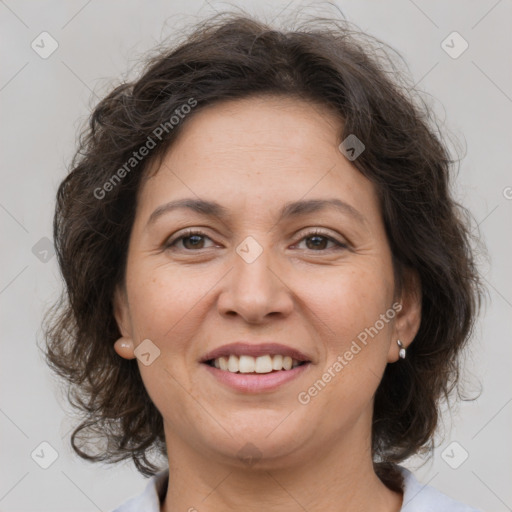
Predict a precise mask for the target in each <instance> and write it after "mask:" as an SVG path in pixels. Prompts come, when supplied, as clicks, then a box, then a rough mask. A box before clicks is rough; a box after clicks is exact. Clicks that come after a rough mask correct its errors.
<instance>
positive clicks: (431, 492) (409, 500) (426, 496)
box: [398, 466, 481, 512]
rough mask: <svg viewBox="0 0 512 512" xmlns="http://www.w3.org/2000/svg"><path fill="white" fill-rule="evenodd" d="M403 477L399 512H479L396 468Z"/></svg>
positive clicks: (405, 470)
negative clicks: (401, 500)
mask: <svg viewBox="0 0 512 512" xmlns="http://www.w3.org/2000/svg"><path fill="white" fill-rule="evenodd" d="M398 468H399V469H400V472H401V473H402V476H403V477H404V486H403V493H404V497H403V504H402V508H401V509H400V512H433V511H435V512H481V511H479V510H477V509H476V508H472V507H470V506H469V505H466V504H464V503H461V502H459V501H455V500H453V499H452V498H450V497H449V496H447V495H446V494H443V493H442V492H440V491H438V490H437V489H435V488H434V487H431V486H429V485H425V484H422V483H420V482H418V480H416V477H415V476H414V475H413V474H412V473H411V472H410V471H409V470H408V469H406V468H404V467H402V466H398Z"/></svg>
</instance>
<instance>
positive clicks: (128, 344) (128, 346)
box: [114, 336, 135, 359]
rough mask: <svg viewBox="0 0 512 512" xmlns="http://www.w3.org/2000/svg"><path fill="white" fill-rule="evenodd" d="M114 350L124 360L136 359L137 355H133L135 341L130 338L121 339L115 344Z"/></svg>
mask: <svg viewBox="0 0 512 512" xmlns="http://www.w3.org/2000/svg"><path fill="white" fill-rule="evenodd" d="M114 350H115V351H116V352H117V354H118V355H119V356H121V357H122V358H124V359H134V358H135V354H134V353H133V351H134V347H133V341H132V340H131V339H129V338H125V337H124V336H123V337H121V338H119V339H118V340H117V341H116V342H115V343H114Z"/></svg>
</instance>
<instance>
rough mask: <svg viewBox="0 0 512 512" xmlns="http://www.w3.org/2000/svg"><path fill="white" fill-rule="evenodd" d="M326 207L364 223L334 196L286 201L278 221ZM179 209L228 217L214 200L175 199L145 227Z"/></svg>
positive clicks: (225, 209) (363, 218)
mask: <svg viewBox="0 0 512 512" xmlns="http://www.w3.org/2000/svg"><path fill="white" fill-rule="evenodd" d="M328 208H331V209H335V210H337V211H339V212H341V213H343V214H345V215H349V216H350V217H352V218H353V219H355V220H357V221H358V222H360V223H362V224H366V218H365V217H364V216H363V214H362V213H361V212H359V211H358V210H356V209H355V208H354V207H353V206H352V205H350V204H348V203H345V202H344V201H341V200H340V199H336V198H333V199H308V200H301V201H293V202H289V203H286V204H285V205H284V206H283V208H282V209H281V211H280V213H279V218H278V222H281V221H283V220H287V219H290V218H293V217H300V216H303V215H309V214H311V213H317V212H320V211H322V210H325V209H328ZM179 209H185V210H190V211H193V212H195V213H198V214H200V215H205V216H209V217H217V218H219V219H220V220H222V221H223V222H224V221H226V220H227V218H228V217H229V210H228V209H227V208H225V207H224V206H222V205H221V204H220V203H217V202H216V201H207V200H205V199H195V198H186V199H176V200H174V201H170V202H168V203H165V204H163V205H161V206H159V207H158V208H156V210H154V211H153V213H152V214H151V215H150V217H149V219H148V222H147V223H146V228H148V227H149V226H150V225H151V224H154V223H155V222H156V220H157V219H158V218H160V217H161V216H162V215H164V214H167V213H169V212H172V211H174V210H179Z"/></svg>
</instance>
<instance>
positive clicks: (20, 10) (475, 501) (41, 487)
mask: <svg viewBox="0 0 512 512" xmlns="http://www.w3.org/2000/svg"><path fill="white" fill-rule="evenodd" d="M234 3H235V4H236V5H239V6H242V7H244V8H245V9H247V10H249V11H250V12H256V13H259V12H265V13H266V14H267V18H268V19H270V20H271V19H272V18H273V15H274V14H276V13H278V12H279V11H281V10H282V9H284V8H285V7H286V6H287V5H288V2H272V5H271V2H263V1H262V2H255V1H244V2H241V1H240V2H234ZM314 4H315V3H312V4H311V5H314ZM300 5H301V4H297V3H296V2H294V3H292V4H291V5H289V7H288V10H293V9H295V8H296V7H297V6H300ZM337 6H338V7H339V8H341V10H342V11H343V12H344V14H345V15H346V17H347V18H348V19H349V20H351V21H353V22H355V23H356V24H358V25H359V26H360V27H361V28H362V29H363V30H366V31H368V32H370V33H371V34H373V35H375V36H377V37H379V38H381V39H382V40H383V41H385V42H386V43H389V44H391V45H392V46H393V47H394V48H396V49H397V50H398V51H400V52H401V53H402V54H403V55H404V57H405V58H406V60H407V62H408V64H409V66H410V70H411V73H412V76H413V78H414V81H415V82H417V83H418V84H419V87H421V89H422V90H424V91H426V92H427V93H428V94H429V95H431V97H432V101H433V102H434V103H435V105H436V106H435V108H436V110H437V111H438V113H439V115H440V116H441V119H442V120H443V119H444V121H445V122H446V125H447V126H448V128H449V129H450V130H451V131H452V132H453V133H454V134H455V135H456V136H457V137H459V138H460V140H462V143H464V140H465V141H466V144H467V153H466V155H465V156H464V155H461V156H464V158H463V160H462V163H461V167H460V174H459V176H458V179H457V189H456V194H457V197H458V198H459V199H460V201H461V202H462V203H463V204H464V205H466V206H467V207H469V208H470V209H471V211H472V212H473V214H474V216H475V218H476V220H477V222H478V223H479V226H480V229H481V232H482V236H483V238H484V240H485V242H486V244H487V246H488V250H489V253H490V256H491V259H490V262H485V261H484V260H483V259H482V267H481V268H482V272H483V274H484V276H485V281H486V283H488V287H489V291H490V300H489V301H488V306H487V308H486V310H485V312H484V316H483V318H482V319H481V321H480V322H479V324H478V327H477V331H476V335H475V338H474V342H473V349H472V352H471V353H470V354H469V356H468V364H467V380H468V383H469V385H468V389H469V390H470V391H471V390H473V391H474V390H477V389H478V382H479V381H481V382H482V384H483V392H482V394H481V397H480V399H479V400H478V401H476V402H470V403H462V404H461V405H460V407H459V408H458V409H457V410H455V411H454V412H453V413H452V414H451V417H450V415H447V416H446V422H445V423H446V429H445V437H444V439H440V441H439V442H440V446H439V448H438V449H437V450H436V452H435V454H434V457H433V459H432V461H430V462H429V463H427V464H426V465H424V466H423V467H421V468H419V469H417V470H416V471H415V472H416V475H417V477H418V478H419V479H420V480H422V481H423V482H424V483H429V484H430V485H433V486H435V487H437V488H438V489H440V490H441V491H444V492H446V493H447V494H450V495H451V496H453V497H454V498H456V499H458V500H460V501H466V502H468V503H470V504H472V505H473V506H475V507H479V508H481V509H482V510H486V511H488V512H490V511H496V512H498V511H499V512H501V511H508V510H512V487H511V485H510V483H511V482H512V444H511V442H510V432H511V424H512V403H511V402H512V386H511V385H510V384H511V378H510V373H511V372H510V363H511V354H512V343H511V342H510V332H511V328H512V323H511V317H512V286H511V284H512V273H511V265H510V261H511V257H512V250H511V231H510V225H511V223H510V220H511V218H512V217H511V216H512V199H511V198H512V188H510V187H512V173H511V166H510V163H511V158H510V148H511V142H512V141H511V133H512V130H511V128H512V123H511V120H510V119H511V116H512V70H511V65H510V62H511V61H510V55H511V54H512V36H511V34H512V31H511V30H510V20H512V4H511V2H510V1H507V0H500V1H496V0H485V1H484V0H482V1H478V2H477V1H466V2H463V1H451V2H446V1H441V0H437V1H426V0H415V1H412V0H395V1H388V2H380V1H376V0H375V1H358V2H355V1H338V2H337ZM228 7H229V4H226V3H213V2H211V4H210V5H208V4H207V3H205V2H203V0H187V1H173V2H171V1H164V0H160V1H153V2H142V1H137V0H130V1H124V2H120V1H113V0H109V1H100V0H92V1H89V2H87V1H86V0H76V1H75V0H72V1H66V2H64V1H37V2H35V1H33V2H30V1H15V0H5V1H0V23H1V30H0V34H1V37H2V41H1V45H0V48H1V51H2V54H1V69H0V106H1V120H2V123H1V128H0V129H1V156H2V160H1V162H2V164H1V168H0V169H1V170H0V172H1V177H2V186H1V189H0V224H1V229H2V251H1V258H2V259H1V265H0V268H1V277H0V307H1V327H2V329H1V337H2V339H1V342H2V352H1V356H2V357H1V359H0V365H1V366H0V368H1V374H0V375H1V390H0V432H1V438H0V456H1V470H0V510H2V511H13V512H14V511H29V510H30V511H52V512H59V511H66V512H69V511H77V512H78V511H95V510H101V511H108V510H111V509H113V508H114V507H115V506H116V505H118V504H119V503H121V502H122V501H124V500H125V499H126V498H128V497H129V496H131V495H133V494H137V493H139V492H141V491H142V489H143V488H144V487H145V485H146V480H145V479H144V478H143V477H142V476H140V475H139V474H138V473H137V472H136V470H135V469H134V468H132V466H131V465H130V463H127V464H125V465H120V466H106V467H103V466H101V465H93V464H89V463H87V462H85V461H82V460H81V459H79V458H78V457H77V456H75V455H74V453H73V452H72V451H71V449H70V446H69V436H66V433H67V432H68V431H69V429H70V427H71V426H72V423H71V421H70V419H68V418H67V417H66V415H65V412H64V407H65V400H64V398H63V396H62V395H61V394H60V393H59V392H58V387H57V385H56V384H55V382H54V380H53V378H52V376H51V375H50V372H49V370H48V369H47V368H46V367H45V365H44V364H43V362H42V359H41V358H40V355H39V352H38V351H37V348H36V340H37V339H40V338H41V328H40V325H41V319H42V315H43V312H44V311H45V309H46V307H47V306H48V305H49V304H50V303H51V302H52V301H53V300H54V299H55V298H56V297H57V293H58V291H59V288H60V277H59V273H58V268H57V262H56V258H55V257H53V258H51V259H50V260H49V261H48V262H47V263H44V262H43V261H41V260H40V258H38V257H36V255H35V254H34V253H33V251H32V248H33V246H34V245H35V244H36V243H38V242H39V241H40V239H41V238H43V237H48V238H51V218H52V215H53V208H54V197H55V192H56V188H57V186H58V183H59V182H60V180H61V179H62V178H63V177H64V175H65V172H66V165H67V163H68V162H69V159H70V157H71V156H72V154H73V152H74V149H75V137H76V130H77V128H78V127H79V123H80V122H81V121H83V120H84V119H86V117H87V116H88V113H89V107H90V105H92V104H94V103H95V102H96V101H97V99H96V98H95V97H94V94H93V93H92V91H94V92H95V93H97V94H98V95H99V96H102V95H103V93H104V92H105V91H106V90H107V88H108V84H109V81H111V80H112V79H117V78H119V77H121V75H122V74H123V73H125V72H126V71H128V69H129V67H130V66H132V65H133V64H134V63H135V62H136V61H137V58H138V57H139V56H140V55H141V53H142V52H145V51H147V50H149V49H150V48H151V47H152V46H153V45H154V44H155V43H157V42H158V41H160V40H161V38H162V37H163V36H166V35H169V34H171V33H172V32H173V27H174V26H175V23H179V26H182V25H183V24H184V23H186V22H187V20H189V21H191V22H192V21H194V20H196V19H197V17H198V16H199V17H203V16H205V15H207V14H208V13H213V12H214V10H221V9H225V8H228ZM309 12H311V13H312V14H314V13H315V9H314V8H311V9H310V10H309ZM319 12H321V13H323V14H329V13H331V15H333V16H334V15H336V10H335V9H334V8H333V7H331V8H329V7H326V6H324V7H323V9H322V10H320V11H319ZM185 15H186V16H185ZM42 31H48V32H49V33H50V34H51V35H52V37H53V38H55V40H57V41H58V44H59V47H58V49H57V50H56V51H55V53H53V54H52V55H51V56H50V57H49V58H48V59H42V58H41V57H40V56H39V55H38V54H37V53H36V52H35V51H34V50H33V49H32V48H31V42H32V41H33V40H34V39H36V38H37V36H38V35H39V34H40V33H41V32H42ZM453 31H457V32H459V33H460V34H461V35H462V37H463V38H464V39H465V40H466V41H467V42H468V43H469V48H468V50H467V51H466V52H464V53H463V54H462V55H461V56H460V57H459V58H457V59H453V58H451V57H450V56H449V55H448V54H447V53H446V52H445V51H444V50H443V48H442V47H441V42H442V41H443V40H444V39H445V38H446V37H447V36H448V35H449V34H450V33H452V32H453ZM40 243H43V244H44V242H40ZM41 255H42V256H44V254H43V253H41V254H40V257H41ZM48 256H50V254H49V255H48ZM450 427H452V428H450ZM42 441H47V442H49V443H50V444H51V445H52V446H53V447H54V448H55V449H56V450H57V452H58V454H59V457H58V459H57V460H56V461H55V463H54V464H53V465H51V466H50V467H49V468H48V469H46V470H44V469H42V468H40V467H39V466H38V465H37V464H36V463H35V462H34V461H33V460H32V459H31V457H30V454H31V452H32V451H33V450H34V449H35V448H36V447H37V446H38V445H39V444H40V443H41V442H42ZM454 441H456V442H457V443H459V445H460V446H461V447H463V449H464V450H466V451H467V452H468V453H469V457H468V459H467V460H466V461H465V462H464V463H463V464H462V465H461V466H460V467H459V468H458V469H452V468H451V467H450V466H449V465H448V464H447V463H446V462H445V460H443V457H442V453H443V451H444V450H445V449H446V448H447V447H448V446H449V445H450V443H452V442H454ZM452 448H453V446H452V447H450V448H449V449H448V451H447V452H445V457H446V454H448V456H449V457H451V459H452V460H453V459H457V458H458V457H460V452H459V451H458V450H460V448H458V447H455V450H454V451H452ZM407 465H408V466H409V467H410V468H413V469H414V468H416V467H417V466H418V461H417V460H412V461H409V463H408V464H407Z"/></svg>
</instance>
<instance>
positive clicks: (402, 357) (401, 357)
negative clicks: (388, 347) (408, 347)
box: [396, 340, 405, 359]
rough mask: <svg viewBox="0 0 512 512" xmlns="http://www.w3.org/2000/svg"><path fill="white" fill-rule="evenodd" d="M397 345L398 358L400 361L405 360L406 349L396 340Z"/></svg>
mask: <svg viewBox="0 0 512 512" xmlns="http://www.w3.org/2000/svg"><path fill="white" fill-rule="evenodd" d="M396 343H397V345H398V347H399V350H398V356H399V357H400V359H405V347H404V346H403V344H402V342H401V341H400V340H396Z"/></svg>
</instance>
